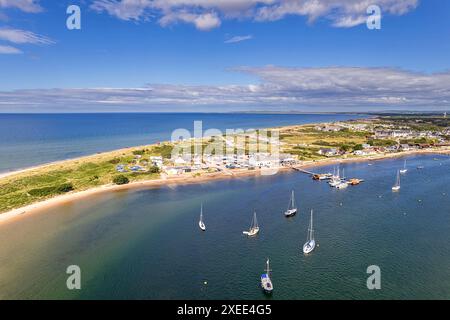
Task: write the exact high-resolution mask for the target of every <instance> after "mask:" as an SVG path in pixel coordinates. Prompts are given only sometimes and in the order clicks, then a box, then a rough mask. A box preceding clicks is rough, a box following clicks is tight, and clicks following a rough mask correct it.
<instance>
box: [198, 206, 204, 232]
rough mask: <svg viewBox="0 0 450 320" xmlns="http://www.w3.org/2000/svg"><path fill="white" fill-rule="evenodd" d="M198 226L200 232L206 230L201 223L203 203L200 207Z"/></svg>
mask: <svg viewBox="0 0 450 320" xmlns="http://www.w3.org/2000/svg"><path fill="white" fill-rule="evenodd" d="M198 226H199V228H200V229H201V230H202V231H205V230H206V226H205V223H204V222H203V203H202V204H201V205H200V220H199V221H198Z"/></svg>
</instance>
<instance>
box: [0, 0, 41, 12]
mask: <svg viewBox="0 0 450 320" xmlns="http://www.w3.org/2000/svg"><path fill="white" fill-rule="evenodd" d="M0 8H15V9H19V10H22V11H24V12H29V13H37V12H41V11H42V10H43V9H42V7H41V6H40V5H39V1H38V0H0Z"/></svg>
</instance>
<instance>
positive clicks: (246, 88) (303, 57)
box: [0, 0, 450, 112]
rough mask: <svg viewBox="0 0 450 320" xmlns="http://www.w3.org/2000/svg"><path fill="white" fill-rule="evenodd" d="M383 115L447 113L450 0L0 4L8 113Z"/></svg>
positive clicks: (0, 59)
mask: <svg viewBox="0 0 450 320" xmlns="http://www.w3.org/2000/svg"><path fill="white" fill-rule="evenodd" d="M70 5H77V6H79V8H80V13H81V14H80V17H81V29H79V30H76V29H75V30H69V29H68V28H67V26H66V20H67V19H68V17H69V16H70V14H67V13H66V10H67V8H68V6H70ZM371 5H376V6H378V7H379V8H380V10H381V11H380V14H381V16H380V27H381V28H380V29H369V28H368V26H367V19H368V17H369V16H370V15H371V14H372V15H373V11H370V12H369V14H368V13H367V9H368V8H369V7H370V6H371ZM379 110H404V111H412V110H426V111H431V110H450V1H447V0H422V1H419V0H78V1H77V0H60V1H52V0H0V112H102V111H104V112H139V111H145V112H151V111H157V112H161V111H167V112H172V111H202V112H223V111H306V112H314V111H321V112H322V111H379Z"/></svg>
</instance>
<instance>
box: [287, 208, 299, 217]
mask: <svg viewBox="0 0 450 320" xmlns="http://www.w3.org/2000/svg"><path fill="white" fill-rule="evenodd" d="M296 213H297V208H294V209H289V210H286V211H285V212H284V215H285V216H286V217H292V216H294V215H295V214H296Z"/></svg>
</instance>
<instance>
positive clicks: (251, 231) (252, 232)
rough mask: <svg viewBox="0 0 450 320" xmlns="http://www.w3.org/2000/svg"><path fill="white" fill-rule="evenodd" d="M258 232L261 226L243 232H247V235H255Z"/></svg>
mask: <svg viewBox="0 0 450 320" xmlns="http://www.w3.org/2000/svg"><path fill="white" fill-rule="evenodd" d="M258 232H259V228H253V229H250V230H249V231H243V232H242V233H243V234H245V235H246V236H249V237H254V236H256V235H257V234H258Z"/></svg>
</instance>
